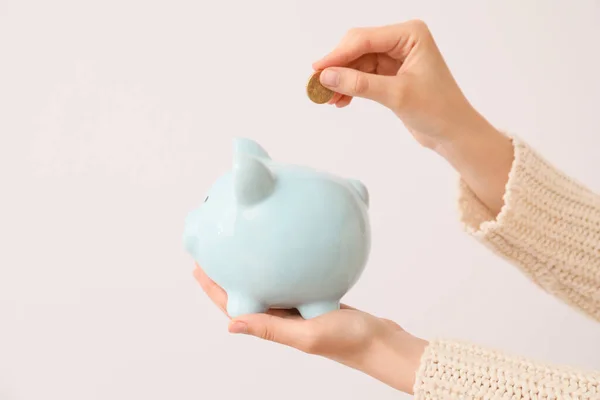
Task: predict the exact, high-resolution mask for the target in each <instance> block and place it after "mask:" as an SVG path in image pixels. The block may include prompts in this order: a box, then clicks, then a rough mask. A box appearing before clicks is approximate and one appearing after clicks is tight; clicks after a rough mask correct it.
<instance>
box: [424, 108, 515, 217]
mask: <svg viewBox="0 0 600 400" xmlns="http://www.w3.org/2000/svg"><path fill="white" fill-rule="evenodd" d="M465 120H466V121H467V122H466V123H465V124H464V125H463V126H461V127H460V131H459V132H455V133H453V134H451V135H448V137H449V138H451V139H449V140H445V141H443V142H441V143H439V144H438V145H437V146H436V147H435V148H434V150H435V151H436V152H437V153H438V154H440V155H441V156H442V157H443V158H445V159H446V160H447V161H448V162H449V163H450V165H452V167H453V168H454V169H455V170H456V171H457V172H458V173H459V174H460V176H461V178H462V180H463V181H464V182H465V183H466V184H467V185H468V186H469V188H471V190H472V191H473V193H475V195H476V196H477V197H478V198H479V199H480V200H481V202H482V203H483V204H484V205H485V206H486V207H487V208H488V209H489V210H490V212H491V213H492V214H493V215H494V216H495V215H497V214H498V213H499V212H500V210H501V208H502V206H503V205H504V200H503V196H504V192H505V187H506V182H507V180H508V174H509V172H510V169H511V166H512V163H513V159H514V149H513V145H512V142H511V140H510V138H508V137H507V136H506V135H504V134H502V133H501V132H499V131H498V130H497V129H495V128H494V127H493V126H492V125H491V124H490V123H488V122H487V121H486V120H485V119H484V118H483V117H481V116H480V115H478V114H477V113H474V115H472V116H470V117H468V118H465Z"/></svg>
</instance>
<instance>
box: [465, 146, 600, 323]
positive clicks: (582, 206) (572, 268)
mask: <svg viewBox="0 0 600 400" xmlns="http://www.w3.org/2000/svg"><path fill="white" fill-rule="evenodd" d="M513 145H514V149H515V158H514V162H513V165H512V168H511V171H510V174H509V178H508V182H507V184H506V192H505V194H504V206H503V208H502V210H501V211H500V213H499V214H498V216H497V217H496V218H494V216H493V215H492V214H491V213H490V212H489V211H488V209H487V208H486V207H485V206H484V205H483V204H482V203H481V202H480V201H479V199H478V198H477V197H476V196H475V194H474V193H473V192H472V191H471V190H470V189H469V188H468V186H467V185H466V184H465V183H464V182H463V181H461V183H460V196H459V208H460V213H461V220H462V222H463V224H464V226H465V228H466V230H467V231H468V232H469V233H471V234H472V235H473V236H474V237H476V238H477V239H478V240H479V241H481V242H482V243H484V244H485V245H487V246H488V247H489V248H491V249H492V250H493V251H494V252H495V253H496V254H498V255H500V256H502V257H504V258H505V259H507V260H508V261H510V262H511V263H512V264H514V265H516V266H517V267H519V268H520V269H521V270H522V271H523V272H524V273H525V274H526V275H527V276H528V277H530V278H531V279H532V280H533V281H534V282H535V283H536V284H538V285H539V286H541V287H542V288H543V289H544V290H545V291H547V292H548V293H551V294H553V295H555V296H557V297H558V298H560V299H562V300H563V301H564V302H566V303H568V304H570V305H571V306H573V307H575V308H577V309H579V310H581V311H582V312H584V313H585V314H587V315H588V316H590V317H592V318H594V319H596V320H597V321H600V195H597V194H595V193H593V192H592V191H590V190H589V189H587V188H586V187H585V186H583V185H581V184H580V183H578V182H576V181H575V180H573V179H571V178H569V177H568V176H566V175H565V174H563V173H562V172H560V171H558V170H557V169H556V168H554V167H553V166H552V165H550V164H549V163H548V162H547V161H545V160H544V159H543V158H542V157H541V156H539V155H538V154H537V153H536V152H535V151H534V150H532V149H531V148H530V147H529V146H527V145H526V144H525V143H522V142H520V141H519V140H517V139H513Z"/></svg>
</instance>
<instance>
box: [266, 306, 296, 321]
mask: <svg viewBox="0 0 600 400" xmlns="http://www.w3.org/2000/svg"><path fill="white" fill-rule="evenodd" d="M267 314H270V315H273V316H275V317H279V318H294V319H302V316H301V315H300V313H299V312H298V310H296V309H290V310H284V309H279V308H271V309H269V310H268V311H267Z"/></svg>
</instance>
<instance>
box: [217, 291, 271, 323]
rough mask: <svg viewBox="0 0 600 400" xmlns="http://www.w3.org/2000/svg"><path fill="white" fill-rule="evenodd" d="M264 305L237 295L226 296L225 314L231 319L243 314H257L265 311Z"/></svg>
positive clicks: (229, 294) (233, 293)
mask: <svg viewBox="0 0 600 400" xmlns="http://www.w3.org/2000/svg"><path fill="white" fill-rule="evenodd" d="M267 308H268V307H266V306H265V305H263V304H261V303H260V302H258V301H256V300H254V299H252V298H250V297H248V296H244V295H241V294H239V293H235V292H232V293H228V294H227V314H229V316H230V317H231V318H236V317H239V316H240V315H245V314H257V313H263V312H265V311H267Z"/></svg>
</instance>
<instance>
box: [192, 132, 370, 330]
mask: <svg viewBox="0 0 600 400" xmlns="http://www.w3.org/2000/svg"><path fill="white" fill-rule="evenodd" d="M368 203H369V195H368V192H367V189H366V187H365V186H364V185H363V184H362V183H360V182H359V181H357V180H352V179H343V178H340V177H336V176H333V175H330V174H327V173H323V172H318V171H315V170H313V169H310V168H306V167H300V166H296V165H288V164H283V163H279V162H275V161H273V160H271V158H270V157H269V155H268V154H267V152H266V151H265V150H264V149H263V148H262V147H261V146H260V145H258V144H257V143H256V142H254V141H251V140H249V139H236V140H235V142H234V154H233V163H232V169H231V171H229V172H227V173H225V174H224V175H223V176H221V177H220V178H219V179H217V181H216V182H215V183H214V184H213V186H212V187H211V188H210V190H209V191H208V192H207V193H206V199H205V200H204V203H202V204H201V205H200V206H199V207H198V208H197V209H195V210H194V211H192V212H191V213H190V214H189V215H188V216H187V218H186V221H185V233H184V245H185V248H186V250H187V251H188V252H189V253H190V254H191V255H192V257H193V258H194V259H195V260H196V261H197V262H198V264H199V265H200V266H201V267H202V269H203V270H204V271H205V272H206V274H207V275H208V276H209V277H210V278H211V279H212V280H214V281H215V282H216V283H217V284H218V285H220V286H221V287H222V288H223V289H224V290H225V291H226V292H227V296H228V302H227V312H228V314H229V315H230V316H231V317H236V316H239V315H242V314H250V313H259V312H264V311H266V310H267V309H269V308H296V309H298V311H299V312H300V314H301V315H302V317H304V318H305V319H309V318H314V317H317V316H319V315H322V314H324V313H327V312H329V311H333V310H336V309H338V308H339V305H340V299H341V298H342V296H344V294H345V293H346V292H347V291H348V290H349V289H350V288H351V287H352V286H353V285H354V284H355V283H356V281H357V280H358V278H359V277H360V275H361V273H362V271H363V269H364V267H365V264H366V262H367V258H368V255H369V250H370V244H371V238H370V227H369V218H368V212H367V208H368Z"/></svg>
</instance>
